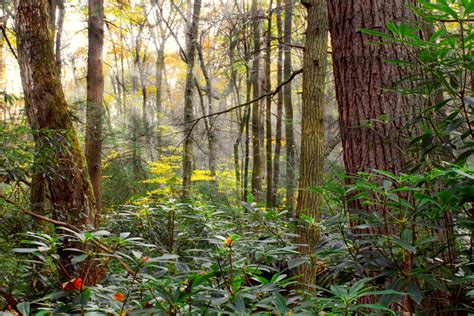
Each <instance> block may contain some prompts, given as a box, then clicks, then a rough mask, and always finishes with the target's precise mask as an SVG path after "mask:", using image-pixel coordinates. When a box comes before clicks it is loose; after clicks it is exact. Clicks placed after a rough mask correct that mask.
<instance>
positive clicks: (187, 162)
mask: <svg viewBox="0 0 474 316" xmlns="http://www.w3.org/2000/svg"><path fill="white" fill-rule="evenodd" d="M200 14H201V0H194V7H193V13H192V21H191V24H190V25H189V27H188V30H187V34H186V82H185V87H184V124H186V128H185V137H186V139H185V140H184V153H183V194H182V195H183V197H184V198H188V197H189V196H190V193H191V192H190V191H191V176H192V174H193V141H192V138H191V135H190V134H191V129H192V123H191V121H192V120H193V116H194V115H193V112H194V105H193V87H194V61H195V59H196V58H195V57H196V42H197V39H198V28H199V16H200Z"/></svg>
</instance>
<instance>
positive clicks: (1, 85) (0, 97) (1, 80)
mask: <svg viewBox="0 0 474 316" xmlns="http://www.w3.org/2000/svg"><path fill="white" fill-rule="evenodd" d="M0 14H3V10H0ZM5 20H6V19H5V17H4V16H3V15H2V16H0V93H2V94H0V126H2V125H3V124H4V120H5V78H6V77H5V62H4V60H3V41H4V36H3V27H4V23H5Z"/></svg>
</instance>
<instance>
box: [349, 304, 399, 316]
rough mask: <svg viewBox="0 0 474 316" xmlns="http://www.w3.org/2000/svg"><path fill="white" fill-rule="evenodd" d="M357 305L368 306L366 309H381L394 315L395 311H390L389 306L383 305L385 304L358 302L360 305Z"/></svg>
mask: <svg viewBox="0 0 474 316" xmlns="http://www.w3.org/2000/svg"><path fill="white" fill-rule="evenodd" d="M358 306H359V307H366V308H368V309H377V310H383V311H386V312H389V313H391V314H392V315H395V312H394V311H392V310H391V309H390V308H388V307H385V306H383V305H380V304H360V305H358Z"/></svg>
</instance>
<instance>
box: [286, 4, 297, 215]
mask: <svg viewBox="0 0 474 316" xmlns="http://www.w3.org/2000/svg"><path fill="white" fill-rule="evenodd" d="M293 1H294V0H286V1H285V30H284V36H283V41H284V45H285V46H284V57H285V60H284V64H283V80H284V81H287V80H289V78H290V76H291V73H292V69H291V31H292V21H293ZM291 94H292V89H291V82H289V83H288V84H286V85H285V87H284V88H283V100H284V106H285V134H286V204H287V207H288V208H289V209H290V211H291V212H293V209H294V204H295V187H296V171H295V168H296V145H295V136H294V131H293V103H292V95H291Z"/></svg>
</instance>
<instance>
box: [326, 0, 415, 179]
mask: <svg viewBox="0 0 474 316" xmlns="http://www.w3.org/2000/svg"><path fill="white" fill-rule="evenodd" d="M415 3H416V1H414V0H405V1H402V0H395V1H389V2H388V1H383V0H376V1H369V0H361V1H359V0H358V1H355V0H349V1H329V14H330V21H331V38H332V51H333V64H334V77H335V84H336V95H337V100H338V104H339V114H340V128H341V138H342V145H343V149H344V164H345V167H346V171H347V173H348V175H354V174H356V173H357V172H359V171H368V170H369V169H373V168H378V169H385V170H389V171H393V172H396V173H397V172H399V171H401V170H402V168H403V166H404V156H405V155H404V150H405V149H406V142H405V141H404V137H405V136H406V133H405V131H404V130H403V123H404V117H405V116H406V114H407V113H408V111H409V110H410V109H409V108H408V105H407V104H405V102H404V100H403V98H402V97H401V96H400V95H399V94H395V93H384V92H383V91H382V89H384V88H390V87H393V86H394V85H395V83H396V82H397V80H399V79H402V78H403V77H404V76H405V75H406V74H404V73H403V72H402V71H401V70H400V67H398V66H397V65H392V64H388V63H386V62H385V60H387V59H402V60H405V59H409V56H408V52H407V51H406V50H404V49H403V48H402V47H400V46H398V45H371V44H370V41H371V40H372V41H373V40H374V39H373V38H370V37H369V36H366V35H362V33H360V32H359V31H358V30H359V29H360V28H368V29H374V30H379V31H384V30H385V26H386V24H387V23H389V22H392V21H395V20H397V21H400V20H405V19H408V20H414V17H413V15H412V13H411V12H410V10H409V9H407V8H406V7H405V6H406V5H407V4H411V5H415ZM381 116H386V117H387V118H388V123H386V124H385V123H381V122H375V121H374V120H379V121H380V119H381Z"/></svg>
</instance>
